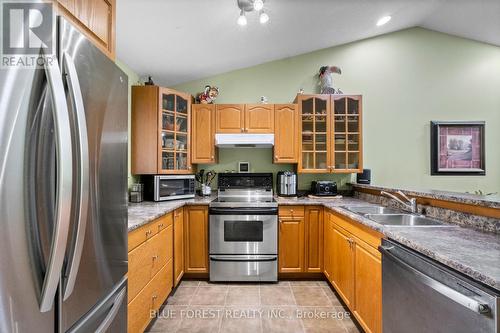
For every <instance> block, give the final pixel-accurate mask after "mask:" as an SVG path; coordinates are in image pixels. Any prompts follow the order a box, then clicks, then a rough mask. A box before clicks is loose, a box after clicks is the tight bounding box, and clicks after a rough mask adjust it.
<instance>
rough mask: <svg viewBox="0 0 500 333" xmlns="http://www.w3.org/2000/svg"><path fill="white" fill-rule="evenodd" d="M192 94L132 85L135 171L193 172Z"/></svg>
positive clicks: (133, 166)
mask: <svg viewBox="0 0 500 333" xmlns="http://www.w3.org/2000/svg"><path fill="white" fill-rule="evenodd" d="M190 117H191V95H189V94H185V93H182V92H179V91H175V90H172V89H167V88H161V87H157V86H134V87H132V140H131V141H132V156H131V157H132V173H133V174H182V173H191V172H192V171H191V156H190V148H191V147H190V144H191V142H190V131H191V128H190Z"/></svg>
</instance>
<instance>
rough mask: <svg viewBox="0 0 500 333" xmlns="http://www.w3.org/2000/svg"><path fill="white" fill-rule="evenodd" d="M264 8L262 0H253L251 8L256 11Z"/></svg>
mask: <svg viewBox="0 0 500 333" xmlns="http://www.w3.org/2000/svg"><path fill="white" fill-rule="evenodd" d="M262 8H264V1H263V0H254V2H253V9H255V10H256V11H259V10H262Z"/></svg>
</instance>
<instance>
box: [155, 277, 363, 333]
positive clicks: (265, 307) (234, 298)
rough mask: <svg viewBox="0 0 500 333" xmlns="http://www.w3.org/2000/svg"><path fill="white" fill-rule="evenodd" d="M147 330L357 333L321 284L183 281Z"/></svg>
mask: <svg viewBox="0 0 500 333" xmlns="http://www.w3.org/2000/svg"><path fill="white" fill-rule="evenodd" d="M148 332H189V333H194V332H215V333H222V332H224V333H227V332H235V333H236V332H237V333H244V332H251V333H270V332H287V333H306V332H307V333H320V332H332V333H358V332H362V330H361V329H360V328H358V327H357V326H356V324H355V323H354V321H353V319H351V314H350V313H349V311H348V309H347V308H344V307H343V305H342V303H341V302H340V301H339V299H338V296H337V295H336V293H335V292H334V291H333V289H331V288H330V286H329V285H328V283H327V282H325V281H280V282H279V283H277V284H231V283H230V284H219V283H217V284H213V283H209V282H207V281H194V280H186V281H182V282H181V284H180V285H179V287H178V288H177V289H176V290H175V292H174V293H173V294H172V295H171V296H170V297H169V298H168V299H167V302H166V305H165V307H164V308H163V310H162V311H161V312H160V313H159V315H158V316H157V318H156V319H155V320H154V321H153V322H152V324H151V325H150V326H149V328H148Z"/></svg>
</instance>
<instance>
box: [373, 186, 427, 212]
mask: <svg viewBox="0 0 500 333" xmlns="http://www.w3.org/2000/svg"><path fill="white" fill-rule="evenodd" d="M396 193H397V194H399V196H400V197H401V198H403V199H404V200H406V202H404V201H403V200H401V199H400V198H398V197H397V196H395V195H394V194H392V193H389V192H386V191H380V194H381V195H384V196H386V197H389V198H391V199H393V200H396V201H397V202H399V203H400V204H401V205H403V206H404V208H405V209H406V210H409V211H410V212H412V213H413V214H417V213H418V208H417V199H415V198H411V199H410V198H408V197H407V196H406V194H404V193H403V192H401V191H397V192H396Z"/></svg>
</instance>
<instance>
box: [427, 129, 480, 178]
mask: <svg viewBox="0 0 500 333" xmlns="http://www.w3.org/2000/svg"><path fill="white" fill-rule="evenodd" d="M484 128H485V122H484V121H474V122H470V121H469V122H460V121H457V122H449V121H447V122H441V121H431V175H485V174H486V166H485V149H484V144H485V143H484Z"/></svg>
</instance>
